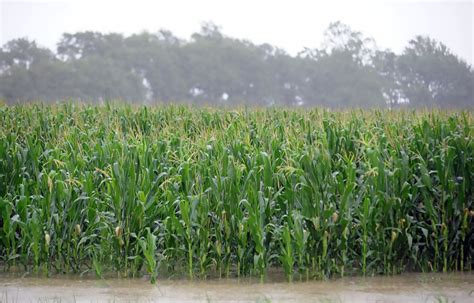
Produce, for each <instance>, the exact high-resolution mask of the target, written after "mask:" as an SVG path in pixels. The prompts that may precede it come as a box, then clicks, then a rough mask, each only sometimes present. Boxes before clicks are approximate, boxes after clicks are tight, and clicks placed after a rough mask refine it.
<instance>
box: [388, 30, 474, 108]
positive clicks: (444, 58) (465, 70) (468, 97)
mask: <svg viewBox="0 0 474 303" xmlns="http://www.w3.org/2000/svg"><path fill="white" fill-rule="evenodd" d="M397 64H398V68H399V70H400V74H401V77H400V80H401V83H402V88H403V91H404V94H405V95H406V96H407V98H408V99H409V102H410V104H411V105H413V106H439V107H452V106H460V107H468V106H472V105H473V104H474V102H473V101H474V76H473V70H472V68H471V67H470V66H469V65H467V64H466V62H464V61H463V60H460V59H459V58H458V57H456V56H455V55H453V54H452V53H451V52H450V50H449V49H448V48H447V47H446V45H444V44H443V43H441V42H438V41H436V40H434V39H431V38H429V37H423V36H417V37H416V38H415V39H413V40H411V41H410V42H409V45H408V47H407V48H406V49H405V51H404V52H403V54H402V55H401V56H400V57H399V58H398V62H397Z"/></svg>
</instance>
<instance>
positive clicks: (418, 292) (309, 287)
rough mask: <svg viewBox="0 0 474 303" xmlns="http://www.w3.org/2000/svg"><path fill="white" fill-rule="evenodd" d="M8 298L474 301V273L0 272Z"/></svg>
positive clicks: (0, 294) (2, 294)
mask: <svg viewBox="0 0 474 303" xmlns="http://www.w3.org/2000/svg"><path fill="white" fill-rule="evenodd" d="M4 302H5V303H6V302H442V303H445V302H450V303H451V302H470V303H472V302H474V273H472V272H471V273H451V274H420V273H410V274H403V275H398V276H394V277H383V276H381V277H370V278H362V277H351V278H343V279H340V278H339V279H334V280H329V281H310V282H293V283H286V282H268V283H258V282H256V281H254V280H236V279H221V280H208V281H190V280H158V282H157V283H156V285H151V284H150V283H149V282H148V281H146V280H144V279H102V280H97V279H90V278H87V279H80V278H78V277H62V276H58V277H53V278H35V277H31V276H30V277H28V276H27V277H23V278H22V277H18V276H13V275H2V274H0V303H4Z"/></svg>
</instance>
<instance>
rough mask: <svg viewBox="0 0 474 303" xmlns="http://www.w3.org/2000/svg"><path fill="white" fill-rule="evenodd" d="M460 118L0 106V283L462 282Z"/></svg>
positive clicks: (463, 123) (471, 238)
mask: <svg viewBox="0 0 474 303" xmlns="http://www.w3.org/2000/svg"><path fill="white" fill-rule="evenodd" d="M473 122H474V117H473V114H472V112H469V111H467V112H461V111H453V112H442V111H393V112H390V111H358V110H352V111H344V112H330V111H326V110H322V109H312V110H306V111H303V110H287V109H238V110H218V109H206V108H192V107H185V106H162V107H132V106H125V105H111V104H106V105H104V106H90V105H77V104H76V105H73V104H65V105H51V106H48V105H24V106H20V105H19V106H12V107H0V268H1V269H3V270H5V271H35V272H39V273H41V272H44V273H46V274H54V273H87V272H90V273H95V274H96V275H97V276H98V277H101V276H103V275H104V274H107V273H118V274H119V275H120V276H122V277H128V276H140V275H149V276H150V279H151V281H152V282H154V281H155V280H156V279H157V278H159V277H164V276H175V275H180V276H189V277H197V278H206V277H216V276H217V277H226V276H231V277H235V276H240V277H242V276H256V277H261V278H264V277H265V276H266V275H267V274H268V272H269V270H273V269H275V270H276V271H280V272H281V273H282V274H283V275H285V277H286V278H287V279H288V280H292V279H294V278H299V279H313V278H317V279H320V278H325V277H330V276H344V275H353V274H362V275H372V274H395V273H401V272H404V271H454V270H472V267H473V263H474V261H473V256H474V224H473V223H474V195H473V191H474V185H473V181H474V141H473V132H474V123H473Z"/></svg>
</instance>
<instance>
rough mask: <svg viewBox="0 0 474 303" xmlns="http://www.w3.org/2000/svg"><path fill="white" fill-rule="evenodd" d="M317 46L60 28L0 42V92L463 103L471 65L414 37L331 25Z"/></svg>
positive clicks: (269, 101)
mask: <svg viewBox="0 0 474 303" xmlns="http://www.w3.org/2000/svg"><path fill="white" fill-rule="evenodd" d="M324 37H325V38H324V43H323V44H322V46H321V47H320V48H314V49H311V48H305V49H303V50H302V51H301V52H299V53H298V54H297V55H296V56H291V55H289V54H288V53H287V52H285V51H284V50H283V49H281V48H278V47H275V46H272V45H270V44H261V45H257V44H255V43H252V42H250V41H248V40H242V39H235V38H232V37H229V36H226V35H224V34H223V33H222V31H221V30H220V28H219V27H218V26H216V25H215V24H213V23H205V24H203V25H202V28H201V30H200V31H199V32H197V33H194V34H193V35H192V36H191V38H190V39H188V40H183V39H180V38H178V37H176V36H175V35H174V34H173V33H172V32H170V31H166V30H161V31H159V32H157V33H149V32H143V33H140V34H134V35H131V36H124V35H121V34H117V33H111V34H103V33H99V32H89V31H88V32H78V33H74V34H71V33H65V34H63V35H62V37H61V39H60V41H59V42H58V44H57V49H56V50H55V51H52V50H50V49H47V48H43V47H40V46H38V45H37V44H36V43H35V41H31V40H28V39H25V38H21V39H15V40H11V41H9V42H7V43H6V44H5V45H4V46H3V47H2V48H0V99H2V100H4V101H6V102H7V103H16V102H25V101H36V100H41V101H44V102H47V101H51V102H54V101H59V100H79V101H83V102H100V101H104V100H111V99H119V100H124V101H129V102H136V103H147V104H155V103H158V102H183V103H191V104H198V105H202V104H207V105H224V106H225V105H256V106H271V105H277V106H325V107H335V108H339V107H363V108H365V107H400V106H413V107H431V106H435V107H472V106H473V104H474V98H473V97H474V71H473V68H472V66H470V65H469V64H468V63H467V62H466V61H464V60H462V59H461V58H459V57H458V56H456V55H454V54H453V53H452V52H451V51H450V50H449V49H448V48H447V47H446V46H445V45H444V44H443V43H441V42H439V41H436V40H434V39H432V38H430V37H426V36H417V37H415V38H414V39H412V40H410V41H409V42H408V45H407V46H406V48H405V49H404V51H403V52H402V53H401V54H395V53H394V52H392V51H391V50H380V49H378V48H377V46H376V43H375V41H374V40H373V39H371V38H367V37H366V36H364V34H362V33H361V32H358V31H354V30H352V29H351V28H350V27H349V26H347V25H345V24H343V23H341V22H334V23H331V24H330V25H329V27H328V28H327V29H326V30H325V33H324Z"/></svg>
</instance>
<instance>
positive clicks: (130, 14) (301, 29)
mask: <svg viewBox="0 0 474 303" xmlns="http://www.w3.org/2000/svg"><path fill="white" fill-rule="evenodd" d="M473 14H474V4H473V2H472V1H453V0H449V1H448V0H444V1H423V0H421V1H420V0H418V1H407V0H405V1H383V0H379V1H354V0H352V1H315V0H313V1H311V0H308V1H303V0H281V1H278V0H272V1H271V0H270V1H267V0H240V1H224V0H220V1H218V0H200V1H196V0H194V1H193V0H189V1H185V0H168V1H158V0H149V1H145V0H123V1H120V0H101V1H99V0H95V1H94V0H77V1H74V0H49V1H45V0H36V1H32V0H30V1H23V0H14V1H12V0H0V18H1V19H0V44H1V45H3V44H4V43H5V42H7V41H9V40H11V39H14V38H18V37H29V38H31V39H34V40H36V42H37V43H39V44H40V45H42V46H46V47H49V48H52V49H55V45H56V43H57V41H58V40H59V38H60V36H61V34H62V33H64V32H77V31H85V30H94V31H101V32H120V33H124V34H127V35H128V34H132V33H138V32H141V31H143V30H147V31H150V32H156V31H157V30H159V29H162V28H164V29H169V30H171V31H172V32H173V33H174V34H175V35H177V36H179V37H180V38H186V39H187V38H189V37H190V35H191V34H192V33H193V32H197V31H199V29H200V24H201V23H202V22H203V21H212V22H214V23H215V24H217V25H219V26H221V27H222V31H223V33H224V34H226V35H229V36H232V37H236V38H246V39H249V40H251V41H253V42H255V43H264V42H268V43H270V44H273V45H276V46H279V47H281V48H283V49H285V50H287V51H288V52H289V53H290V54H296V53H297V52H298V51H300V50H301V49H302V48H303V47H319V46H320V44H321V42H322V37H323V31H324V29H325V28H327V26H328V25H329V23H330V22H333V21H337V20H339V21H342V22H343V23H346V24H348V25H349V26H351V27H352V29H354V30H359V31H362V32H363V33H364V34H365V35H366V36H370V37H373V38H374V39H375V40H376V42H377V45H378V46H379V48H382V49H383V48H390V49H392V50H394V51H395V52H397V53H399V52H401V51H402V50H403V48H404V47H405V46H406V44H407V42H408V40H410V39H411V38H413V37H414V36H415V35H418V34H423V35H429V36H431V37H433V38H435V39H437V40H439V41H442V42H443V43H445V44H446V45H447V46H448V47H449V48H450V49H451V50H452V51H453V52H454V53H455V54H457V55H459V56H460V57H462V58H463V59H465V60H466V61H467V62H469V63H471V64H472V62H473V61H472V60H473V57H474V50H473Z"/></svg>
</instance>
